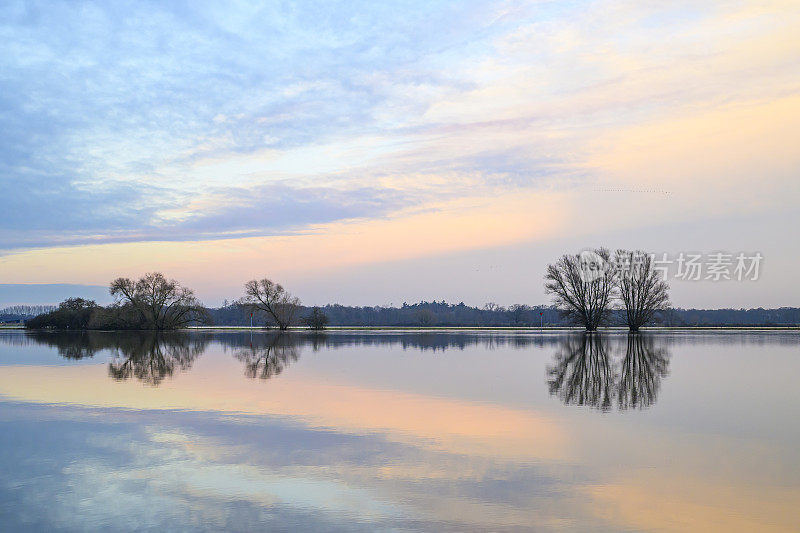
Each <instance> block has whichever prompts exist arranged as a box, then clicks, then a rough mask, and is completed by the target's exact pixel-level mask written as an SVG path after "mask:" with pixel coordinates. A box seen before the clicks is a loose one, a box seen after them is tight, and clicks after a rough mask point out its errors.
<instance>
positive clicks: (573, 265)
mask: <svg viewBox="0 0 800 533" xmlns="http://www.w3.org/2000/svg"><path fill="white" fill-rule="evenodd" d="M609 257H610V254H609V252H608V250H606V249H605V248H598V249H596V250H594V251H585V252H583V253H581V254H578V255H563V256H561V258H560V259H559V260H558V261H557V262H556V263H554V264H552V265H548V267H547V274H545V290H546V292H547V293H548V294H552V295H553V296H554V303H555V305H556V307H558V309H559V311H560V312H561V314H562V315H563V316H564V317H565V318H566V319H567V320H569V321H570V322H573V323H577V324H581V325H583V326H584V327H585V328H586V331H595V330H597V327H598V326H600V325H602V324H603V323H604V322H605V321H606V319H607V318H608V314H609V311H610V306H611V302H612V301H613V300H614V297H615V294H616V286H615V277H616V275H615V274H616V273H615V271H614V269H613V268H610V264H609Z"/></svg>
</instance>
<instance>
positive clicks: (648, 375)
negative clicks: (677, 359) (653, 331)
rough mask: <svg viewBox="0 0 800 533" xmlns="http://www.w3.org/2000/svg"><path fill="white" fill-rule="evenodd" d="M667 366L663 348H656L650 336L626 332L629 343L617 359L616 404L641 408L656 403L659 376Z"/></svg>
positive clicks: (667, 362)
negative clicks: (622, 354)
mask: <svg viewBox="0 0 800 533" xmlns="http://www.w3.org/2000/svg"><path fill="white" fill-rule="evenodd" d="M668 367H669V353H668V352H667V350H666V348H664V347H660V348H656V347H655V345H654V343H653V339H652V338H650V337H647V336H642V335H628V347H627V350H626V351H625V357H624V359H623V360H622V362H621V363H620V371H619V385H618V387H617V405H618V407H619V408H620V409H629V408H637V407H639V408H644V407H649V406H650V405H652V404H653V403H655V401H656V397H657V396H658V389H659V387H660V386H661V378H662V377H664V376H666V375H667V373H668V372H669V370H668Z"/></svg>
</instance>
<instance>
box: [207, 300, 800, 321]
mask: <svg viewBox="0 0 800 533" xmlns="http://www.w3.org/2000/svg"><path fill="white" fill-rule="evenodd" d="M311 309H312V308H311V307H305V306H304V307H301V311H300V313H299V314H300V315H307V314H308V313H309V312H310V311H311ZM320 309H321V310H322V312H323V313H325V315H326V316H327V317H328V324H329V325H331V326H411V327H414V326H441V327H447V326H455V327H458V326H493V327H535V326H539V325H540V324H544V325H545V326H551V327H552V326H568V325H570V324H568V323H567V322H566V320H565V319H564V318H562V316H561V314H560V313H559V311H558V309H556V308H555V307H552V306H528V305H523V304H517V305H512V306H509V307H502V306H497V305H493V304H488V305H486V306H484V307H472V306H469V305H465V304H464V303H458V304H450V303H446V302H444V301H441V302H436V301H433V302H425V301H423V302H419V303H414V304H408V303H404V304H403V305H402V306H401V307H389V306H365V307H357V306H346V305H339V304H330V305H326V306H322V307H320ZM540 313H542V314H541V315H540ZM208 314H209V316H210V318H211V320H212V322H213V323H214V324H216V325H224V326H248V325H250V311H249V310H248V308H246V307H243V306H241V305H240V304H236V303H234V304H229V305H225V306H223V307H219V308H211V309H208ZM265 320H266V317H264V316H262V315H260V314H258V313H256V314H255V315H254V316H253V325H263V324H264V323H265ZM624 324H625V319H624V316H622V312H621V311H613V312H612V314H611V320H610V324H609V325H620V326H622V325H624ZM654 325H656V326H658V325H661V326H797V325H800V308H797V307H781V308H779V309H763V308H760V307H759V308H757V309H681V308H677V309H670V310H668V311H665V312H662V313H659V314H658V315H657V316H656V317H655V320H654Z"/></svg>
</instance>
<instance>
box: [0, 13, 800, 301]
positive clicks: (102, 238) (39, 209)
mask: <svg viewBox="0 0 800 533" xmlns="http://www.w3.org/2000/svg"><path fill="white" fill-rule="evenodd" d="M798 19H800V16H798V13H797V10H796V9H793V6H792V3H791V2H780V1H774V2H766V3H765V2H747V1H742V2H722V3H716V2H699V3H698V2H677V3H671V4H669V5H657V4H652V5H651V4H648V5H643V4H641V3H639V2H620V1H606V2H523V1H510V2H477V1H475V2H458V3H453V2H393V3H391V4H383V3H376V2H362V3H353V2H347V3H336V2H319V3H314V2H296V3H282V2H278V3H273V4H271V5H270V6H266V7H265V6H261V5H256V4H250V3H246V2H237V3H233V4H230V3H226V4H224V5H223V4H221V3H210V2H209V3H179V2H170V3H167V4H162V3H156V2H153V3H141V2H140V3H116V2H98V3H91V2H78V3H69V4H66V3H65V4H52V3H35V2H24V3H23V2H19V3H11V4H8V5H7V6H6V8H5V9H4V11H3V13H2V14H0V37H1V38H0V123H1V124H2V128H0V186H2V189H3V191H4V194H3V196H2V198H0V208H2V212H3V216H2V218H0V282H5V283H17V284H19V283H81V284H88V285H104V284H106V283H107V282H108V280H109V279H112V278H113V277H115V276H116V275H118V274H125V275H138V274H141V273H142V272H144V271H149V270H163V271H165V272H166V273H168V274H169V275H171V276H173V277H177V278H179V279H181V280H183V281H185V282H186V283H188V284H190V285H192V286H194V287H196V288H197V289H198V292H199V294H200V295H201V297H203V298H204V299H207V300H208V301H209V302H210V303H215V302H218V301H221V300H222V298H223V296H224V297H229V298H233V297H236V296H238V291H239V290H240V289H239V288H240V286H241V283H242V282H243V281H245V280H246V279H249V278H251V277H256V276H258V277H261V276H265V275H266V276H270V277H275V278H278V279H281V280H284V281H285V282H286V283H287V284H289V285H291V286H293V287H294V289H295V292H297V293H298V294H299V295H301V297H303V299H304V300H306V301H314V302H323V301H326V300H328V299H332V298H335V299H337V300H338V301H344V302H345V303H388V302H389V301H391V300H396V299H400V300H402V299H409V300H411V299H415V298H423V297H424V298H428V299H430V298H434V297H435V298H442V297H447V298H454V299H456V300H465V301H468V302H471V303H477V304H480V303H483V302H482V300H484V299H486V298H489V299H492V300H498V301H501V302H502V303H513V301H514V297H515V295H516V294H518V293H519V290H518V287H519V286H520V284H523V283H530V282H529V281H527V280H526V278H527V277H529V276H530V275H529V274H526V275H525V277H520V275H518V274H514V275H512V276H505V277H504V279H503V280H497V279H492V278H489V277H484V278H481V279H480V280H475V279H474V278H473V277H472V274H470V273H471V272H475V271H476V270H481V269H484V270H487V269H489V267H491V266H493V265H495V264H496V263H498V262H501V261H504V259H503V258H504V254H506V250H507V249H508V247H512V248H513V249H514V250H516V252H517V253H518V254H519V255H520V256H521V257H524V259H523V261H524V262H526V263H527V264H528V265H530V269H532V270H533V271H535V272H536V274H535V275H534V277H535V278H536V280H537V283H535V286H533V285H532V286H531V287H526V288H525V298H526V299H529V300H531V303H535V302H534V301H533V300H535V301H536V303H538V302H540V301H543V300H544V295H543V294H542V293H541V289H540V287H539V285H540V283H538V280H539V279H540V277H541V273H543V271H544V266H545V264H546V263H547V262H548V261H550V260H552V255H553V253H556V254H557V253H561V252H567V251H578V250H580V249H582V248H585V247H587V246H594V245H597V244H604V245H607V246H611V247H616V246H635V247H641V248H645V249H648V250H652V251H657V252H660V251H669V252H671V253H677V252H678V251H682V250H702V251H708V252H711V251H715V250H719V249H725V250H730V251H732V252H738V251H755V250H759V251H762V250H763V251H764V252H765V255H766V253H769V255H768V256H766V259H765V261H772V263H771V264H772V265H773V268H772V269H771V272H772V274H770V275H771V276H773V277H771V278H768V279H767V280H766V281H765V282H764V283H763V284H762V285H760V286H759V291H753V290H751V289H749V288H739V287H737V288H736V291H734V293H733V294H731V291H730V287H726V288H724V289H723V288H719V287H718V286H717V287H707V288H703V289H702V290H700V291H699V292H698V291H697V290H696V288H694V287H691V288H687V289H685V290H683V289H680V288H678V289H676V296H678V298H677V300H678V303H680V304H682V305H687V306H689V305H694V306H706V307H715V306H721V305H736V304H738V303H740V304H741V305H743V306H748V305H767V306H769V305H789V304H791V303H792V302H793V301H794V299H796V298H797V297H798V296H800V294H795V293H793V292H792V293H790V294H788V295H787V294H786V293H785V292H782V291H781V290H780V289H779V288H780V287H781V286H785V285H786V284H787V281H788V278H787V275H789V274H788V273H789V272H790V271H791V269H792V265H794V264H795V261H796V260H798V258H800V250H799V249H798V248H797V246H795V245H786V244H785V242H786V240H787V239H788V238H789V237H790V235H788V234H783V233H781V232H782V231H783V230H782V229H781V228H786V227H791V226H792V225H793V224H795V223H796V222H797V218H798V217H797V212H796V208H795V205H796V202H797V200H798V199H800V195H798V184H797V179H796V175H797V170H798V163H799V161H798V159H799V158H800V156H797V154H796V153H795V152H796V150H795V149H794V146H793V145H792V143H791V142H790V141H789V139H790V138H791V136H792V135H793V134H795V133H797V132H798V130H799V129H800V128H798V124H800V111H798V110H799V109H800V104H798V92H800V73H799V72H798V70H797V68H796V58H797V57H798V53H800V44H798V42H797V39H796V38H795V37H794V35H796V31H797V30H798V27H800V21H799V20H798ZM768 140H770V141H768ZM755 183H758V187H754V184H755ZM744 219H747V220H757V221H759V222H758V225H759V228H757V229H758V231H757V232H756V233H757V234H758V235H761V236H762V238H759V237H758V236H754V237H753V238H752V239H749V240H748V239H745V240H742V239H741V238H740V237H741V236H742V235H746V234H747V233H748V232H751V231H754V230H753V228H752V227H751V226H749V227H744V226H743V224H744V223H743V222H742V220H744ZM687 224H688V225H690V226H691V227H692V228H693V230H692V231H690V232H688V233H684V237H683V239H682V240H678V241H676V240H675V239H672V238H663V237H659V236H661V235H673V234H674V233H675V232H677V231H679V228H683V227H686V226H687ZM709 227H720V228H726V229H721V230H720V231H718V232H713V234H708V235H706V236H704V237H703V238H702V239H701V238H700V237H699V236H698V235H701V234H702V233H703V231H698V230H700V228H709ZM776 232H777V233H776ZM776 234H777V235H778V236H779V237H781V239H780V240H782V241H783V242H784V244H778V243H776V242H772V241H771V240H770V239H771V237H763V236H772V235H776ZM620 235H622V238H620ZM612 240H613V242H611V241H612ZM551 250H552V251H554V252H551ZM464 254H466V259H463V260H460V261H456V259H454V258H456V257H461V258H463V257H465V256H464ZM409 261H422V268H423V269H424V271H425V276H423V277H424V278H426V279H430V280H432V281H431V282H430V284H429V286H426V285H425V283H421V284H420V283H419V282H418V278H419V277H420V276H418V275H414V276H410V277H409V278H408V279H399V278H398V277H397V275H396V274H395V273H396V271H398V270H402V269H403V268H404V265H406V264H408V262H409ZM228 262H230V263H235V264H236V265H237V266H231V267H230V268H228V265H227V264H226V263H228ZM301 262H302V264H300V263H301ZM443 262H449V263H451V266H450V267H448V269H446V270H444V269H437V268H435V267H434V265H436V264H441V263H443ZM453 263H458V264H460V267H458V266H457V267H455V270H454V267H453V266H452V264H453ZM222 264H225V267H226V268H221V267H220V265H222ZM242 265H247V266H242ZM426 265H427V266H426ZM505 267H506V269H507V271H511V270H513V269H514V268H515V267H514V265H513V264H506V265H505ZM459 268H460V270H459ZM364 269H366V270H367V271H368V277H370V278H375V279H382V280H383V281H380V282H378V283H373V284H372V285H371V286H369V287H368V288H366V289H365V288H364V287H363V285H362V284H359V283H358V282H357V281H353V280H352V279H351V278H352V277H353V272H355V271H364ZM390 279H394V280H396V281H395V282H392V281H390ZM331 283H335V284H336V285H337V287H339V288H340V289H341V290H338V291H330V290H325V289H320V287H324V286H326V285H329V284H331ZM489 284H492V285H494V286H495V290H494V291H491V290H485V287H487V286H488V285H489ZM476 286H480V287H482V288H481V290H480V291H477V290H475V287H476ZM437 287H443V290H441V291H440V294H432V293H431V290H430V289H431V288H433V289H434V290H435V289H436V288H437ZM739 291H743V292H739ZM759 293H760V294H761V296H760V297H759V296H758V294H759ZM14 303H17V302H14ZM736 306H738V305H736Z"/></svg>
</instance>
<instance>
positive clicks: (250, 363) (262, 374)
mask: <svg viewBox="0 0 800 533" xmlns="http://www.w3.org/2000/svg"><path fill="white" fill-rule="evenodd" d="M234 356H235V357H236V359H238V360H239V361H242V362H243V363H244V365H245V366H244V374H245V376H247V377H249V378H260V379H269V378H271V377H273V376H277V375H278V374H280V373H281V372H283V369H284V368H286V367H287V366H289V365H290V364H291V363H293V362H294V361H297V359H298V357H300V350H299V346H298V344H297V339H296V338H295V336H293V335H287V334H280V333H279V334H275V335H258V336H256V337H252V338H251V339H250V343H249V345H247V346H244V347H241V348H239V349H238V351H237V352H236V353H235V354H234Z"/></svg>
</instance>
